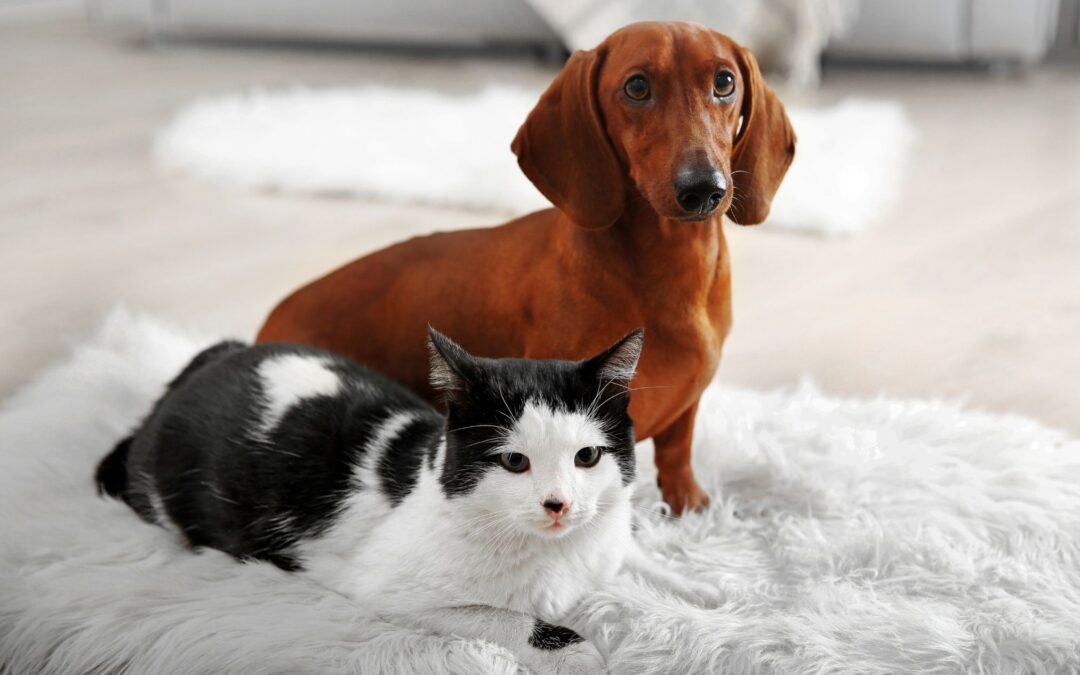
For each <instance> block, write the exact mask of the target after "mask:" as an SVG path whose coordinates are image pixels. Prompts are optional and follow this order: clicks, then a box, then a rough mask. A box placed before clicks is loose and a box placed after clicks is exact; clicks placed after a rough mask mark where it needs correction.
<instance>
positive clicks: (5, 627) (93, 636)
mask: <svg viewBox="0 0 1080 675" xmlns="http://www.w3.org/2000/svg"><path fill="white" fill-rule="evenodd" d="M203 342H205V341H204V340H193V339H191V338H189V337H187V336H184V335H182V334H180V333H177V332H175V331H174V330H171V329H169V328H167V327H165V326H163V325H162V324H160V323H158V322H156V321H153V320H151V319H147V318H133V317H131V316H129V315H127V314H124V313H117V314H114V315H113V316H112V317H111V318H110V319H109V320H108V322H107V323H106V325H105V327H104V328H103V329H102V331H101V332H100V334H99V335H97V336H96V337H94V338H92V339H90V340H89V341H87V342H86V343H85V344H83V345H82V346H80V347H79V348H78V349H77V350H76V351H75V354H74V355H73V356H72V357H71V358H70V359H69V360H68V361H66V362H65V363H62V364H60V365H58V366H56V367H54V368H52V369H50V370H48V371H47V372H45V373H43V374H42V375H41V376H40V377H38V378H37V380H36V381H35V382H34V383H32V384H31V385H29V386H28V387H27V388H26V389H24V390H23V391H22V392H20V393H19V394H17V395H16V396H14V397H13V398H12V399H10V400H8V401H7V402H6V403H5V404H4V406H3V409H2V411H0V513H3V516H4V517H3V520H2V521H0V522H2V525H0V528H2V531H0V547H2V548H0V671H2V672H4V673H11V674H15V673H18V674H23V673H57V674H60V673H65V674H66V673H101V672H114V671H124V672H130V673H156V674H157V673H162V674H163V673H225V672H229V673H236V672H251V673H293V672H319V673H355V672H363V673H378V672H431V673H434V672H445V671H451V672H460V673H464V672H502V673H511V672H514V670H515V669H516V665H515V664H514V662H513V661H512V658H511V657H510V655H509V654H508V653H507V652H505V651H502V650H501V649H498V648H496V647H494V646H492V645H488V644H483V643H479V642H473V641H466V640H458V639H451V638H444V637H438V636H435V635H431V634H425V633H420V632H414V631H410V630H405V629H402V628H398V627H395V626H392V625H388V624H385V623H382V622H379V621H378V620H376V619H373V618H371V617H366V616H365V615H364V612H363V610H362V608H359V607H355V606H351V605H350V603H349V602H348V601H347V600H345V599H344V598H342V597H339V596H336V595H334V594H332V593H330V592H328V591H325V590H323V589H321V588H320V587H318V586H315V585H313V584H310V583H307V582H305V581H304V580H303V579H301V578H298V577H294V576H290V575H288V574H286V573H284V572H281V571H279V570H278V569H276V568H274V567H271V566H270V565H267V564H262V563H256V564H239V563H236V562H234V561H232V560H231V559H229V558H227V557H226V556H225V555H223V554H219V553H216V552H212V551H211V552H204V553H202V554H199V555H196V554H193V553H190V552H189V551H187V550H184V549H183V548H181V547H180V546H178V545H177V544H176V543H175V542H174V541H173V540H172V539H171V538H170V536H169V535H168V534H167V533H166V532H165V531H164V530H161V529H158V528H156V527H153V526H151V525H147V524H145V523H143V522H142V521H140V520H139V519H137V518H136V517H135V516H134V515H133V514H132V513H131V512H129V511H128V509H127V507H125V506H124V505H122V504H121V503H119V502H115V501H109V500H105V499H103V498H100V497H98V496H97V495H96V494H95V493H94V489H93V485H92V480H91V477H92V473H93V468H94V465H95V463H96V462H97V460H98V459H99V458H100V457H101V456H102V455H103V454H104V453H105V452H106V451H107V450H108V449H109V448H110V447H111V445H112V444H113V442H114V441H115V440H116V439H117V438H118V437H120V436H121V435H122V434H123V433H124V432H125V431H127V430H128V429H129V427H130V426H131V425H132V424H133V423H134V422H135V421H136V420H137V418H139V417H140V416H141V415H142V414H143V413H144V412H145V411H146V410H147V407H148V405H149V404H150V402H151V400H152V399H154V397H155V396H157V395H158V393H159V392H160V390H161V387H162V385H163V383H164V382H165V380H166V379H167V378H169V377H171V376H172V375H173V373H174V372H175V371H176V370H177V369H178V368H179V367H180V366H181V365H182V364H183V363H184V362H185V361H186V360H187V359H188V358H189V356H190V355H192V353H193V352H194V351H195V350H196V349H197V348H198V347H199V346H200V345H201V344H202V343H203ZM698 419H699V426H698V430H697V437H696V449H695V452H696V462H697V470H698V475H699V476H700V478H701V479H702V480H703V482H704V483H705V485H706V486H707V487H708V488H709V489H710V490H712V491H713V492H714V493H717V492H719V491H720V490H722V491H723V495H724V497H723V500H722V501H720V502H719V503H718V504H716V506H715V507H714V508H713V509H712V510H710V511H709V512H708V513H706V514H703V515H700V516H690V517H687V518H685V519H683V520H680V521H671V520H668V519H665V518H663V517H661V516H659V515H657V514H656V513H653V514H651V515H650V514H648V513H647V510H648V509H651V508H653V507H654V506H655V503H656V499H657V496H656V491H655V489H654V488H653V487H652V481H653V474H652V471H651V457H650V454H651V453H650V452H649V450H648V447H647V444H645V445H643V447H642V453H641V465H642V467H643V470H644V471H643V473H644V475H643V477H642V480H641V486H640V489H639V503H640V504H641V506H642V519H641V523H640V529H639V533H638V534H639V537H640V540H641V541H642V542H643V545H644V546H645V547H646V549H648V550H651V551H654V552H655V554H656V555H658V556H663V557H666V558H668V559H669V561H670V562H669V566H670V568H671V569H673V570H676V571H678V572H681V573H684V574H687V575H693V576H694V577H696V578H698V579H701V580H704V581H707V582H708V583H710V584H712V585H714V586H715V587H716V589H717V597H716V598H713V599H710V600H704V601H703V602H702V603H700V604H699V605H688V604H686V603H684V602H682V601H679V600H677V599H674V598H672V597H670V596H669V595H667V594H665V593H664V589H657V588H645V587H641V586H639V585H637V583H636V582H634V581H632V580H622V581H621V582H620V584H619V585H618V586H617V587H615V588H612V589H610V590H609V591H608V592H604V593H597V594H595V595H593V596H591V597H589V598H588V599H587V601H586V602H585V603H584V604H583V606H582V607H581V608H580V610H579V611H578V613H577V617H576V619H575V621H574V622H573V625H575V627H577V628H578V629H579V630H581V631H582V632H583V633H585V634H586V635H587V636H589V637H590V638H591V639H593V640H594V641H596V643H597V645H598V646H599V648H600V649H601V650H602V651H603V652H605V653H606V654H607V655H608V657H609V659H610V665H611V668H612V670H613V671H614V672H672V673H706V672H712V673H718V672H747V671H761V672H782V673H806V672H840V671H846V672H863V673H869V672H956V671H968V672H980V673H997V672H1002V673H1042V672H1077V671H1078V670H1080V443H1076V442H1074V441H1070V440H1068V439H1066V438H1065V437H1064V436H1063V435H1062V434H1060V433H1057V432H1054V431H1051V430H1048V429H1046V428H1043V427H1041V426H1039V425H1038V424H1036V423H1033V422H1029V421H1025V420H1022V419H1015V418H996V417H991V416H988V415H982V414H976V413H970V412H963V411H961V410H959V409H958V408H957V407H955V406H953V405H949V404H944V403H933V402H918V401H908V402H903V401H892V400H874V401H843V400H836V399H830V398H827V397H825V396H823V395H822V394H821V393H819V392H818V391H816V390H815V389H814V388H813V387H811V386H809V385H804V386H802V387H799V388H797V389H795V390H793V391H788V392H780V393H771V394H759V393H750V392H745V391H734V390H731V389H725V388H722V387H713V388H711V389H710V390H709V391H708V393H707V395H706V397H705V399H704V401H703V404H702V407H701V412H700V413H699V418H698Z"/></svg>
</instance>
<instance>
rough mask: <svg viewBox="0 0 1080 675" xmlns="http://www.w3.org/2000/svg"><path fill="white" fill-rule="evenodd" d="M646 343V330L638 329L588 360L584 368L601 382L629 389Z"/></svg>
mask: <svg viewBox="0 0 1080 675" xmlns="http://www.w3.org/2000/svg"><path fill="white" fill-rule="evenodd" d="M644 343H645V329H644V328H638V329H637V330H634V331H631V332H630V333H629V334H628V335H627V336H626V337H624V338H623V339H621V340H619V341H618V342H616V343H615V344H614V345H612V346H611V347H608V348H607V349H605V350H604V351H603V352H602V353H600V354H598V355H596V356H594V357H592V358H591V359H588V360H586V361H585V362H584V363H583V364H582V367H583V368H584V369H585V372H586V373H589V374H590V375H592V376H593V377H595V378H596V379H597V380H599V381H600V382H604V383H607V382H614V383H616V384H621V385H622V386H624V387H629V386H630V380H632V379H634V372H635V371H636V370H637V364H638V359H639V358H641V347H642V345H643V344H644Z"/></svg>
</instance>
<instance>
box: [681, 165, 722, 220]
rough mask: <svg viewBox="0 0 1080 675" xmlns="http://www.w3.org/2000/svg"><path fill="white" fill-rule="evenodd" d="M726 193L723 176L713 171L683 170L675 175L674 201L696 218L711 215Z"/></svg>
mask: <svg viewBox="0 0 1080 675" xmlns="http://www.w3.org/2000/svg"><path fill="white" fill-rule="evenodd" d="M726 193H727V181H725V180H724V174H722V173H720V172H719V171H717V170H715V169H709V170H705V171H702V170H700V169H689V170H687V169H684V170H682V171H679V173H678V174H676V175H675V199H677V200H678V202H679V206H681V207H683V208H684V209H686V211H687V212H689V213H692V214H694V215H698V216H704V215H705V214H708V213H712V212H713V211H715V210H716V207H717V206H720V201H721V200H722V199H723V198H724V195H725V194H726Z"/></svg>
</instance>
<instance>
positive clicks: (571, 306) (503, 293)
mask: <svg viewBox="0 0 1080 675" xmlns="http://www.w3.org/2000/svg"><path fill="white" fill-rule="evenodd" d="M720 70H727V71H730V72H731V73H732V74H733V75H734V79H735V92H734V93H733V94H731V95H730V96H728V97H727V98H724V97H720V96H718V95H717V90H715V89H714V77H715V76H716V74H717V72H718V71H720ZM635 75H641V76H644V77H645V78H647V82H648V89H649V96H648V98H647V99H646V100H643V101H636V100H634V97H633V96H631V93H630V90H629V89H628V88H627V82H628V80H629V79H630V78H632V77H634V76H635ZM638 84H639V85H640V82H638ZM640 89H641V87H640V86H638V87H636V88H634V89H633V93H634V94H639V93H640ZM740 118H741V126H740ZM512 147H513V151H514V153H515V154H516V155H517V157H518V162H519V164H520V166H521V169H522V170H523V171H524V172H525V174H526V175H527V176H528V177H529V179H530V180H532V182H533V183H534V184H535V185H536V187H537V188H539V189H540V191H541V192H543V193H544V195H545V196H547V197H548V198H549V199H550V200H551V202H552V203H553V204H554V205H555V207H556V208H554V209H547V210H544V211H539V212H536V213H533V214H530V215H527V216H525V217H523V218H519V219H517V220H514V221H512V222H509V223H506V224H505V225H502V226H499V227H495V228H490V229H476V230H468V231H458V232H449V233H437V234H433V235H430V236H427V237H419V238H416V239H411V240H409V241H406V242H403V243H400V244H396V245H394V246H391V247H389V248H387V249H384V250H382V251H378V252H376V253H373V254H371V255H369V256H366V257H364V258H361V259H359V260H356V261H354V262H352V263H350V264H348V265H346V266H345V267H342V268H341V269H338V270H337V271H334V272H332V273H330V274H329V275H327V276H325V277H323V278H321V279H318V280H316V281H314V282H312V283H311V284H309V285H307V286H305V287H303V288H301V289H300V290H298V291H296V292H295V293H293V294H292V295H290V296H289V297H288V298H286V299H285V300H284V301H283V302H282V303H281V304H280V305H279V306H278V307H277V308H276V309H275V310H274V311H273V313H272V314H271V315H270V317H269V319H267V322H266V325H265V326H263V328H262V330H261V332H260V333H259V337H258V339H259V340H260V341H270V340H289V341H296V342H304V343H308V344H313V345H318V346H320V347H325V348H328V349H332V350H336V351H339V352H342V353H345V354H348V355H350V356H352V357H354V358H356V359H358V360H359V361H361V362H363V363H366V364H369V365H371V366H372V367H374V368H376V369H378V370H380V371H382V372H384V373H386V374H388V375H390V376H392V377H395V378H398V379H399V380H401V381H403V382H405V383H406V384H408V385H409V386H411V387H413V388H414V389H416V390H417V391H419V392H422V393H423V394H424V395H426V396H427V397H428V398H431V397H432V396H433V392H432V390H431V388H430V387H429V385H428V382H427V376H428V365H427V354H426V353H425V345H424V337H425V335H427V331H426V328H427V326H428V324H430V325H432V326H435V327H436V328H438V329H439V330H441V331H445V332H446V333H448V334H449V335H453V336H454V338H455V339H456V340H459V341H460V342H461V344H462V346H463V347H465V349H467V350H469V351H470V352H473V353H476V354H483V355H486V356H493V357H497V356H519V357H530V358H569V359H576V358H582V357H585V356H587V355H589V354H593V353H596V352H598V351H600V350H601V349H603V348H604V347H605V346H606V345H608V344H609V343H610V342H611V341H612V340H613V339H615V338H617V337H618V336H620V335H623V334H625V333H627V332H628V331H630V330H632V329H633V328H635V327H637V326H645V327H646V340H645V350H644V353H643V355H642V358H641V361H640V364H639V370H638V375H637V377H636V379H635V380H634V386H635V388H636V389H638V390H637V391H635V393H634V397H633V403H632V405H631V415H632V417H633V419H634V422H635V423H636V425H637V433H638V437H639V438H642V439H644V438H649V437H652V438H653V440H654V442H655V445H656V464H657V467H658V470H659V477H660V485H661V490H662V492H663V496H664V499H665V500H666V501H667V503H668V504H670V505H671V507H672V509H673V510H674V511H675V512H676V513H679V512H681V511H682V510H683V509H684V508H687V507H689V508H695V509H696V508H700V507H703V506H705V505H706V504H708V496H707V495H706V494H705V493H704V492H703V491H702V490H701V489H700V488H699V487H698V485H697V483H696V482H695V480H694V477H693V473H692V471H691V468H690V444H691V439H692V435H693V428H694V415H695V413H696V411H697V405H698V398H699V396H700V395H701V392H702V390H703V389H704V388H705V386H706V385H707V384H708V383H709V381H710V380H711V379H712V376H713V374H714V372H715V371H716V367H717V364H718V363H719V360H720V349H721V346H722V345H723V342H724V337H725V336H726V335H727V333H728V329H729V328H730V326H731V301H730V297H731V286H730V276H729V264H728V253H727V247H726V244H725V241H724V233H723V229H722V228H721V223H720V214H722V213H724V212H726V213H727V215H728V217H729V218H731V219H732V220H733V221H735V222H736V223H740V224H744V225H747V224H754V223H759V222H761V221H762V220H764V218H765V216H766V215H767V214H768V212H769V205H770V202H771V200H772V197H773V194H774V193H775V191H776V189H777V187H778V186H779V184H780V181H781V179H782V178H783V176H784V173H785V172H786V170H787V167H788V165H789V164H790V162H791V160H792V157H793V156H794V151H795V135H794V133H793V132H792V129H791V125H790V123H789V122H788V119H787V116H786V115H785V113H784V109H783V106H782V105H781V104H780V102H779V100H778V99H777V97H776V96H775V94H774V93H773V92H772V91H771V90H770V89H769V88H768V87H767V86H766V84H765V82H764V81H763V80H762V77H761V74H760V72H759V71H758V66H757V63H756V62H755V61H754V58H753V56H752V55H751V54H750V53H749V52H748V51H746V50H745V49H743V48H741V47H739V46H738V45H737V44H735V43H734V42H733V41H732V40H731V39H729V38H727V37H725V36H723V35H720V34H718V33H716V32H714V31H711V30H709V29H707V28H704V27H702V26H699V25H694V24H686V23H642V24H635V25H632V26H628V27H626V28H624V29H622V30H620V31H618V32H616V33H614V34H613V35H611V36H610V37H609V38H607V39H606V40H605V41H604V42H603V43H602V44H601V45H600V46H599V47H597V48H596V49H594V50H591V51H579V52H576V53H575V54H574V55H573V56H571V57H570V60H569V61H568V62H567V63H566V66H565V67H564V68H563V70H562V72H561V73H560V74H559V75H558V77H556V79H555V81H554V82H553V83H552V84H551V86H550V87H549V88H548V90H547V91H546V92H545V93H544V94H543V96H541V98H540V101H539V103H538V104H537V105H536V108H535V109H533V111H532V112H531V113H530V115H529V117H528V119H527V120H526V121H525V124H524V125H523V126H522V127H521V130H520V131H519V132H518V135H517V138H515V139H514V143H513V146H512ZM695 171H696V172H698V173H699V174H700V173H701V172H706V173H708V172H710V171H711V172H714V173H712V174H711V175H713V176H716V178H715V179H714V180H715V181H721V178H722V179H723V182H724V183H725V184H726V185H727V186H732V185H734V189H728V190H727V191H726V194H723V196H722V199H721V200H720V202H719V204H718V207H717V208H716V209H715V210H714V211H712V212H710V213H707V214H702V213H701V211H704V210H705V208H704V207H702V208H698V209H690V208H687V207H684V206H683V205H681V204H680V201H679V199H677V188H675V187H673V186H674V185H675V184H676V181H677V180H679V179H680V176H686V175H697V174H694V172H695ZM687 172H690V173H687ZM715 172H719V173H715ZM717 184H718V185H719V184H720V183H719V182H717ZM680 194H686V193H685V192H683V193H680ZM712 194H713V195H715V194H718V193H712ZM714 198H715V197H714Z"/></svg>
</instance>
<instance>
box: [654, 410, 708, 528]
mask: <svg viewBox="0 0 1080 675" xmlns="http://www.w3.org/2000/svg"><path fill="white" fill-rule="evenodd" d="M697 408H698V402H697V401H694V403H693V405H691V406H690V407H689V408H687V409H686V412H684V413H683V414H682V415H679V417H678V418H676V419H675V421H674V422H672V424H671V426H669V427H668V428H667V429H664V430H663V431H661V432H660V433H658V434H656V435H655V436H653V445H654V446H655V447H656V471H657V482H658V483H659V484H660V493H661V494H662V495H663V496H664V501H665V502H667V505H668V506H670V507H671V512H672V513H674V514H675V515H676V516H678V515H682V512H683V511H684V510H686V509H690V510H691V511H700V510H702V509H704V508H705V507H707V506H708V505H709V495H708V494H706V493H705V491H704V490H702V489H701V487H700V486H699V485H698V484H697V481H696V480H694V470H693V469H692V468H691V466H690V448H691V445H692V444H693V441H694V419H695V418H696V417H697Z"/></svg>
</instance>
